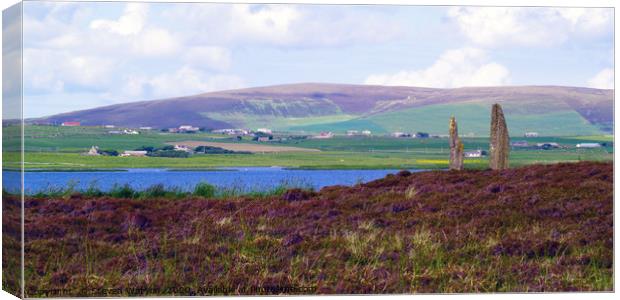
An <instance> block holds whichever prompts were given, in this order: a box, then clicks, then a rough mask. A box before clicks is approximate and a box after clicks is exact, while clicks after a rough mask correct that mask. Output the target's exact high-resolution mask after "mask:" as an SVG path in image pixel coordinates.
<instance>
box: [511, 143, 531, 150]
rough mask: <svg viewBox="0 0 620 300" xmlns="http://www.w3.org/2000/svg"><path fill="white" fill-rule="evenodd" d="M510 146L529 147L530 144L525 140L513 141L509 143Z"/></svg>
mask: <svg viewBox="0 0 620 300" xmlns="http://www.w3.org/2000/svg"><path fill="white" fill-rule="evenodd" d="M510 146H513V147H515V148H526V147H529V146H530V144H528V142H527V141H514V142H512V143H510Z"/></svg>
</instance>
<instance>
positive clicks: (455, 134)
mask: <svg viewBox="0 0 620 300" xmlns="http://www.w3.org/2000/svg"><path fill="white" fill-rule="evenodd" d="M448 143H449V144H450V164H449V168H450V170H463V155H464V153H463V143H462V142H461V139H460V138H459V130H458V127H457V125H456V119H454V116H452V117H451V118H450V139H449V141H448Z"/></svg>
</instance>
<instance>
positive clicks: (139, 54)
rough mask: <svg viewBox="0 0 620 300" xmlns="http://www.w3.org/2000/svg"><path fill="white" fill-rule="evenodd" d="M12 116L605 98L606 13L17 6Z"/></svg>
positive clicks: (609, 82)
mask: <svg viewBox="0 0 620 300" xmlns="http://www.w3.org/2000/svg"><path fill="white" fill-rule="evenodd" d="M23 36H24V53H23V57H24V60H23V64H24V65H23V70H24V90H23V92H24V101H25V111H24V116H25V117H39V116H45V115H51V114H56V113H61V112H67V111H74V110H79V109H86V108H92V107H98V106H103V105H110V104H116V103H124V102H132V101H141V100H151V99H161V98H167V97H177V96H186V95H193V94H199V93H205V92H210V91H217V90H226V89H236V88H244V87H255V86H267V85H276V84H286V83H299V82H328V83H349V84H377V85H395V86H396V85H398V86H420V87H435V88H455V87H465V86H502V85H563V86H581V87H594V88H613V67H614V60H613V55H614V50H613V9H611V8H549V7H529V8H520V7H458V6H450V7H442V6H380V5H358V6H345V5H248V4H204V3H123V2H38V1H36V2H24V28H23Z"/></svg>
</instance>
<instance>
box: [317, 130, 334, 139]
mask: <svg viewBox="0 0 620 300" xmlns="http://www.w3.org/2000/svg"><path fill="white" fill-rule="evenodd" d="M333 137H334V134H333V133H332V132H321V133H319V135H315V136H313V138H315V139H331V138H333Z"/></svg>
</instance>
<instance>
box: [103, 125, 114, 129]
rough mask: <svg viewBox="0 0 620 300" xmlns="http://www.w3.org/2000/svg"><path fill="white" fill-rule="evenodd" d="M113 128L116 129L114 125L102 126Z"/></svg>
mask: <svg viewBox="0 0 620 300" xmlns="http://www.w3.org/2000/svg"><path fill="white" fill-rule="evenodd" d="M114 127H116V126H114V125H104V126H103V128H114Z"/></svg>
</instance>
